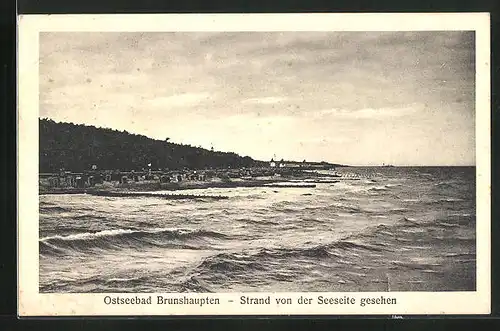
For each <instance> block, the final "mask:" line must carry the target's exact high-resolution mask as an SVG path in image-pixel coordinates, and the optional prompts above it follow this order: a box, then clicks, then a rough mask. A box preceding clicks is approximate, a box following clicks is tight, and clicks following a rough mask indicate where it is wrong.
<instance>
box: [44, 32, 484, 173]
mask: <svg viewBox="0 0 500 331" xmlns="http://www.w3.org/2000/svg"><path fill="white" fill-rule="evenodd" d="M39 70H40V81H39V83H40V90H39V98H40V100H39V101H40V103H39V105H40V117H43V118H51V119H53V120H55V121H58V122H61V121H62V122H72V123H79V124H86V125H94V126H97V127H106V128H112V129H117V130H120V131H121V130H126V131H128V132H131V133H137V134H142V135H146V136H148V137H151V138H155V139H161V140H163V139H165V138H170V141H171V142H175V143H183V144H190V145H193V146H201V147H204V148H211V147H213V148H214V149H215V150H219V151H231V152H236V153H238V154H240V155H242V156H250V157H253V158H255V159H259V160H270V159H271V158H277V159H288V160H298V161H302V160H304V159H306V160H308V161H327V162H333V163H342V164H348V165H380V164H383V163H385V164H393V165H474V164H475V147H474V146H475V137H474V132H475V109H474V108H475V106H474V105H475V101H474V100H475V93H474V91H475V50H474V33H473V32H466V31H441V32H310V33H309V32H269V33H267V32H266V33H264V32H231V33H229V32H220V33H217V32H210V33H208V32H206V33H205V32H203V33H201V32H200V33H193V32H177V33H176V32H154V33H152V32H148V33H129V32H127V33H124V32H103V33H97V32H81V33H77V32H43V33H41V34H40V67H39Z"/></svg>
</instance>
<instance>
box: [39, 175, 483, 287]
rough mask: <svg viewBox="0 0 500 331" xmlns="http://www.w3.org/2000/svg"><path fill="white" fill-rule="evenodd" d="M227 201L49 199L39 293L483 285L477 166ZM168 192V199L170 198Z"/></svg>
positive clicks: (44, 208) (241, 194)
mask: <svg viewBox="0 0 500 331" xmlns="http://www.w3.org/2000/svg"><path fill="white" fill-rule="evenodd" d="M342 171H343V172H349V173H351V172H353V173H356V174H359V175H362V176H363V177H364V178H362V179H361V180H342V181H340V182H338V183H321V184H317V186H316V187H315V188H274V187H273V188H265V187H264V188H262V187H260V188H229V189H228V188H224V189H216V188H212V189H199V190H189V191H183V192H182V193H196V194H204V195H210V194H213V195H227V196H229V197H230V198H229V199H227V200H202V199H200V200H165V199H162V198H154V197H147V198H145V197H139V198H138V197H130V198H110V197H98V196H90V195H83V194H82V195H42V196H40V222H39V232H40V240H39V249H40V269H39V272H40V275H39V277H40V292H46V293H48V292H55V293H63V292H74V293H86V292H101V293H102V292H136V293H137V292H236V291H237V292H240V291H241V292H258V291H265V292H271V291H290V292H304V291H309V292H312V291H332V292H333V291H454V290H469V291H473V290H475V286H476V235H475V227H476V209H475V168H472V167H439V168H438V167H435V168H430V167H421V168H399V167H394V168H392V167H388V168H345V169H343V170H340V172H342ZM169 193H171V192H169Z"/></svg>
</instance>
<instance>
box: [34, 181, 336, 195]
mask: <svg viewBox="0 0 500 331" xmlns="http://www.w3.org/2000/svg"><path fill="white" fill-rule="evenodd" d="M297 180H298V178H294V179H288V178H287V179H285V178H275V179H252V180H247V179H237V180H231V181H186V182H181V183H160V182H158V181H142V182H131V183H126V184H119V183H104V184H96V185H94V186H93V187H86V188H73V187H69V188H48V187H40V189H39V195H57V194H92V195H103V196H104V195H106V194H107V195H108V196H118V195H120V194H121V195H122V196H131V195H137V193H138V192H144V191H149V192H156V191H172V192H174V191H183V190H192V189H209V188H239V187H265V188H314V187H316V184H317V183H325V184H333V183H337V182H339V181H337V180H330V181H321V180H319V179H318V180H317V181H311V180H307V181H304V182H302V183H300V184H299V183H298V182H297ZM146 194H150V193H146Z"/></svg>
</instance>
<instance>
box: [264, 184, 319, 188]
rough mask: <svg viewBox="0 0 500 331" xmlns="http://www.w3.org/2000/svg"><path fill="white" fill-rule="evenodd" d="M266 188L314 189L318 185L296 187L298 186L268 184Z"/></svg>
mask: <svg viewBox="0 0 500 331" xmlns="http://www.w3.org/2000/svg"><path fill="white" fill-rule="evenodd" d="M263 186H264V187H276V188H314V187H316V184H304V185H296V184H266V185H263Z"/></svg>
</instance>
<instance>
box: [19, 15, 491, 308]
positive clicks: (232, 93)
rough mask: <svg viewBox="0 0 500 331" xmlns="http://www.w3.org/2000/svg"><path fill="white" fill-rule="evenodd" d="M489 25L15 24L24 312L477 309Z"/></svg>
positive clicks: (148, 20)
mask: <svg viewBox="0 0 500 331" xmlns="http://www.w3.org/2000/svg"><path fill="white" fill-rule="evenodd" d="M489 24H490V21H489V14H487V13H427V14H409V13H406V14H405V13H397V14H384V13H378V14H326V13H324V14H147V15H146V14H140V15H139V14H134V15H130V14H129V15H126V14H123V15H21V16H19V18H18V27H19V38H18V60H19V61H18V105H19V107H18V160H17V162H18V211H19V212H18V262H19V266H18V284H19V293H18V299H19V304H18V314H19V315H20V316H96V315H98V316H127V315H134V316H140V315H148V316H152V315H165V316H172V315H204V316H207V315H396V316H403V315H415V314H419V315H422V314H489V313H490V290H491V287H490V282H491V276H490V271H491V265H490V221H491V219H490V209H491V202H490V25H489Z"/></svg>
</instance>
